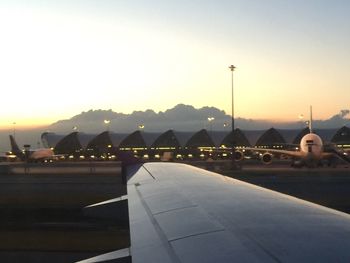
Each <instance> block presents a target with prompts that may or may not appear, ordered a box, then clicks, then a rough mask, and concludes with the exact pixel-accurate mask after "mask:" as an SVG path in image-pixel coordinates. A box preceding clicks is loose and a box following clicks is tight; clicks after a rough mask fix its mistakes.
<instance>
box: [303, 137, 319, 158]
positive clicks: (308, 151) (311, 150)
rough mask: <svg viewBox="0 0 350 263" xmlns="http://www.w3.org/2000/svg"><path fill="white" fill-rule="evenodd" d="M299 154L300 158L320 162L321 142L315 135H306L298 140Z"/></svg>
mask: <svg viewBox="0 0 350 263" xmlns="http://www.w3.org/2000/svg"><path fill="white" fill-rule="evenodd" d="M300 152H301V157H302V158H307V159H313V160H320V159H322V153H323V142H322V139H321V138H320V136H318V135H317V134H315V133H308V134H306V135H305V136H304V137H303V138H301V140H300Z"/></svg>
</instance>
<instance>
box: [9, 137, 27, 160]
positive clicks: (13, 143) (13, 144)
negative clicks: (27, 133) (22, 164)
mask: <svg viewBox="0 0 350 263" xmlns="http://www.w3.org/2000/svg"><path fill="white" fill-rule="evenodd" d="M10 142H11V152H12V153H13V154H15V155H16V156H17V157H19V158H22V157H23V156H24V154H23V152H22V151H21V150H20V149H19V147H18V145H17V142H16V140H15V138H14V137H13V136H12V135H10Z"/></svg>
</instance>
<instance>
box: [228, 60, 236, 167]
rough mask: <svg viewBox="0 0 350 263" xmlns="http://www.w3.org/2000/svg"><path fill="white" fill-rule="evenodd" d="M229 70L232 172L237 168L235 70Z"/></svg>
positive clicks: (232, 68) (232, 66)
mask: <svg viewBox="0 0 350 263" xmlns="http://www.w3.org/2000/svg"><path fill="white" fill-rule="evenodd" d="M228 68H229V69H230V70H231V116H232V119H231V121H232V122H231V129H232V170H235V169H236V168H237V166H236V159H235V146H236V143H235V140H234V136H233V135H234V131H235V115H234V93H233V71H234V70H235V68H236V67H235V66H234V65H231V66H229V67H228Z"/></svg>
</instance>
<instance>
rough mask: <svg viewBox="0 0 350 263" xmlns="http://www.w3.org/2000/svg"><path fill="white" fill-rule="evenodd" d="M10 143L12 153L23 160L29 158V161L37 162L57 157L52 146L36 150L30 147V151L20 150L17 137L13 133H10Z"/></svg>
mask: <svg viewBox="0 0 350 263" xmlns="http://www.w3.org/2000/svg"><path fill="white" fill-rule="evenodd" d="M10 143H11V152H12V154H13V155H15V156H16V157H17V158H18V159H20V160H22V161H24V160H27V161H29V162H37V161H44V160H50V159H53V158H54V157H55V154H54V152H53V150H51V149H50V148H41V149H34V150H30V149H29V150H28V151H22V150H20V149H19V147H18V145H17V142H16V140H15V138H14V137H13V136H12V135H10Z"/></svg>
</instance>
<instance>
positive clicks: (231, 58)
mask: <svg viewBox="0 0 350 263" xmlns="http://www.w3.org/2000/svg"><path fill="white" fill-rule="evenodd" d="M349 13H350V1H347V0H334V1H328V0H327V1H324V0H317V1H316V0H308V1H304V0H303V1H301V0H293V1H287V0H284V1H283V0H266V1H261V0H229V1H226V0H215V1H214V0H212V1H209V0H192V1H191V0H186V1H185V0H177V1H165V0H163V1H160V0H147V1H146V0H145V1H133V0H128V1H122V0H120V1H118V0H113V1H112V0H69V1H66V0H60V1H50V0H47V1H35V0H31V1H30V0H26V1H19V0H8V1H7V0H0V36H1V41H0V89H1V91H2V96H1V105H2V110H1V115H0V128H2V129H7V128H8V129H11V128H12V127H13V126H14V124H13V123H16V124H15V125H17V126H18V127H20V126H29V127H35V126H40V125H48V124H50V123H53V122H55V121H57V120H60V119H67V118H70V117H72V116H74V115H76V114H79V113H80V112H82V111H87V110H90V109H105V110H108V109H112V110H114V111H116V112H123V113H131V112H132V111H134V110H146V109H153V110H155V111H156V112H158V111H164V110H166V109H169V108H172V107H173V106H175V105H177V104H179V103H184V104H190V105H193V106H195V107H197V108H199V107H203V106H214V107H217V108H220V109H222V110H224V111H226V112H227V113H231V77H232V75H231V71H230V70H229V68H228V66H229V65H231V64H233V65H235V66H236V70H235V71H234V74H233V78H234V81H233V83H234V102H235V116H236V117H243V118H252V119H270V120H276V121H278V120H284V121H286V120H288V121H290V120H296V121H297V120H298V116H300V115H301V114H303V115H304V116H307V115H308V110H309V105H311V104H312V105H313V109H314V118H317V119H325V118H329V117H330V116H332V115H334V114H336V113H338V112H339V111H340V110H342V109H349V108H350V105H349V104H350V100H349V98H350V96H349V94H350V93H349V88H350V74H349V69H350V48H349V47H350V34H349V32H350V16H349V15H348V14H349Z"/></svg>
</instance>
